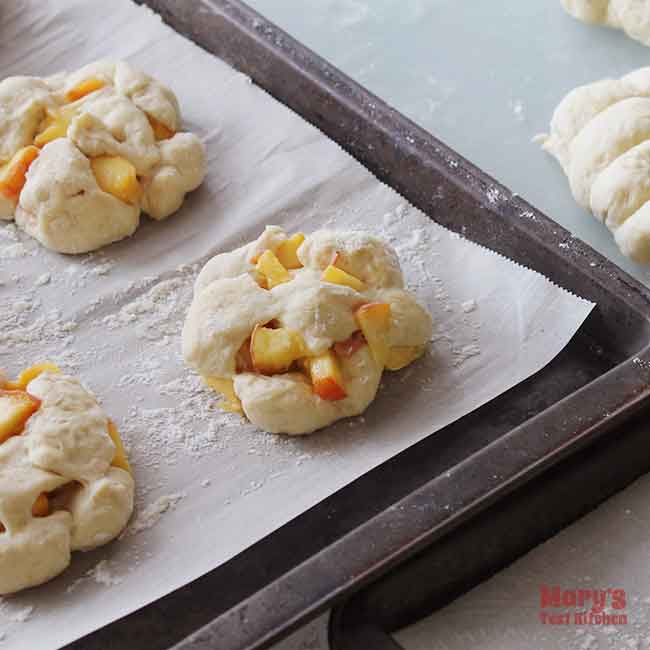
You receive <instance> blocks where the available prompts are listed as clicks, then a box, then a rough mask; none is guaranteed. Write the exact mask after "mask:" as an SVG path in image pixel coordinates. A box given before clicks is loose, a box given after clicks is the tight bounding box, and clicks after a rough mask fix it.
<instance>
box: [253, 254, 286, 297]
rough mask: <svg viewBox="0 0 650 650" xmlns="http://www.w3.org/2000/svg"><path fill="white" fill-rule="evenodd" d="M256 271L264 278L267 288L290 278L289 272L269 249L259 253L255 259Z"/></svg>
mask: <svg viewBox="0 0 650 650" xmlns="http://www.w3.org/2000/svg"><path fill="white" fill-rule="evenodd" d="M257 271H258V272H259V273H261V274H262V275H263V276H264V278H266V288H267V289H273V287H277V286H278V285H279V284H283V283H284V282H289V281H290V280H291V274H290V273H289V271H287V269H286V268H284V266H282V263H281V262H280V260H279V259H278V258H277V256H276V255H275V253H274V252H273V251H271V250H266V251H264V252H263V253H262V254H261V255H260V257H259V259H258V260H257Z"/></svg>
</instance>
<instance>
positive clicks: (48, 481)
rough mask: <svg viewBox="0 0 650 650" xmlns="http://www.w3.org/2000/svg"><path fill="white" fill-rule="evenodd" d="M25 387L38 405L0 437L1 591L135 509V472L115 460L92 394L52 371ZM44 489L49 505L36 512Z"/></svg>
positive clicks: (113, 533) (122, 521) (46, 573)
mask: <svg viewBox="0 0 650 650" xmlns="http://www.w3.org/2000/svg"><path fill="white" fill-rule="evenodd" d="M0 388H2V385H0ZM26 391H27V392H28V393H29V395H31V396H33V398H37V400H40V405H39V406H38V409H37V410H36V411H35V412H34V413H33V415H31V416H30V417H29V419H27V421H26V424H25V428H24V430H23V431H22V433H20V434H19V435H13V436H11V437H9V438H8V439H7V440H5V442H3V443H2V444H0V523H1V524H2V526H0V595H5V594H10V593H14V592H16V591H20V590H21V589H25V588H27V587H32V586H35V585H39V584H41V583H43V582H46V581H47V580H50V579H51V578H53V577H54V576H56V575H58V574H59V573H61V572H62V571H64V570H65V569H66V567H67V566H68V565H69V564H70V553H71V551H75V550H89V549H92V548H95V547H97V546H101V545H103V544H106V543H107V542H109V541H110V540H112V539H114V538H115V537H117V535H119V533H120V532H121V531H122V529H123V528H124V527H125V526H126V523H127V521H128V520H129V517H130V516H131V513H132V511H133V491H134V483H133V478H132V477H131V474H130V472H128V471H125V470H124V469H121V468H119V467H115V466H113V465H112V463H114V462H115V458H116V447H115V444H114V443H113V441H112V440H111V437H110V436H109V434H108V429H107V427H108V420H107V418H106V416H105V415H104V412H103V411H102V409H101V407H100V406H99V404H98V403H97V400H96V399H95V398H94V396H93V395H91V394H90V393H89V392H88V391H87V390H86V389H84V387H83V386H82V385H81V384H80V383H79V382H78V381H77V380H76V379H73V378H72V377H68V376H65V375H62V374H58V373H54V372H49V371H46V372H43V373H41V374H40V375H39V376H37V377H36V378H35V379H33V380H32V381H31V382H29V384H28V385H27V387H26ZM0 440H1V438H0ZM127 467H128V464H127ZM43 495H46V496H47V501H46V503H47V502H48V501H49V508H48V509H47V510H46V512H45V513H41V514H40V515H38V516H35V515H34V504H35V503H36V501H37V499H38V498H39V497H40V498H43Z"/></svg>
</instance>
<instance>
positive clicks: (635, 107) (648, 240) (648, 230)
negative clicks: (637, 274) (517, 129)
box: [541, 68, 650, 264]
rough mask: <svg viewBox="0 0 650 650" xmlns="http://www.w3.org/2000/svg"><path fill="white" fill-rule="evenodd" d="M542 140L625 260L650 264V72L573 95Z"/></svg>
mask: <svg viewBox="0 0 650 650" xmlns="http://www.w3.org/2000/svg"><path fill="white" fill-rule="evenodd" d="M541 140H542V142H543V145H542V146H543V148H544V149H545V150H546V151H548V152H550V153H551V154H553V155H554V156H555V157H556V158H557V160H558V161H559V162H560V164H561V165H562V168H563V169H564V171H565V173H566V175H567V176H568V179H569V184H570V186H571V191H572V193H573V196H574V198H575V199H576V201H577V202H578V203H579V204H580V205H581V206H582V207H583V208H585V209H586V210H589V211H590V212H591V213H592V214H593V215H594V216H595V217H596V218H597V219H598V220H599V221H602V222H603V223H604V224H605V225H606V226H607V227H608V228H609V229H610V230H611V231H612V232H613V233H614V238H615V240H616V243H617V244H618V246H619V248H620V249H621V251H622V252H623V254H625V255H627V256H628V257H631V258H632V259H634V260H636V261H637V262H640V263H645V264H647V263H650V203H648V201H650V68H641V69H640V70H636V71H635V72H632V73H630V74H628V75H626V76H625V77H623V78H622V79H620V80H618V79H606V80H604V81H597V82H596V83H592V84H589V85H586V86H582V87H580V88H576V89H575V90H573V91H571V92H570V93H569V94H568V95H567V96H566V97H565V98H564V99H563V100H562V102H561V103H560V104H559V106H558V107H557V109H556V110H555V113H554V115H553V119H552V120H551V134H550V135H549V136H543V137H542V138H541Z"/></svg>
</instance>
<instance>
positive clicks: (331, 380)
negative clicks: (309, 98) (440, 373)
mask: <svg viewBox="0 0 650 650" xmlns="http://www.w3.org/2000/svg"><path fill="white" fill-rule="evenodd" d="M431 333H432V323H431V317H430V316H429V314H428V313H427V311H426V310H425V309H424V308H423V307H421V306H420V305H419V304H418V303H417V302H416V300H415V299H414V298H413V296H412V295H411V294H410V293H408V292H407V291H406V290H405V289H404V281H403V278H402V273H401V270H400V266H399V261H398V259H397V255H396V253H395V251H393V249H392V248H390V247H389V246H388V245H386V244H385V243H383V242H382V241H381V240H379V239H377V238H375V237H373V236H371V235H368V234H365V233H363V232H356V231H350V232H338V231H330V230H320V231H317V232H315V233H312V234H311V235H308V236H307V237H305V236H304V235H302V234H301V233H298V234H295V235H293V236H292V237H287V235H286V234H285V233H284V231H283V230H282V229H281V228H279V227H277V226H268V227H267V228H266V230H265V231H264V233H263V234H262V235H261V236H260V237H259V238H258V239H257V240H256V241H254V242H251V243H249V244H247V245H245V246H242V247H241V248H238V249H237V250H234V251H232V252H230V253H224V254H222V255H217V256H216V257H214V258H213V259H212V260H210V261H209V262H208V263H207V264H206V266H205V267H204V268H203V270H202V271H201V273H200V274H199V277H198V278H197V281H196V285H195V292H194V300H193V302H192V305H191V306H190V309H189V312H188V316H187V320H186V322H185V326H184V328H183V355H184V357H185V360H186V362H187V363H188V364H189V365H190V366H191V367H192V368H194V369H195V370H196V371H197V372H198V373H199V374H201V375H202V376H203V378H204V379H205V381H206V382H207V384H208V385H210V386H212V387H213V388H214V389H215V390H216V391H218V392H220V393H222V394H223V395H224V396H225V397H226V401H225V403H223V404H222V407H224V408H225V409H227V410H231V411H236V412H240V413H242V412H243V413H244V414H245V415H246V416H247V417H248V419H249V420H250V421H251V422H253V423H254V424H255V425H256V426H258V427H259V428H261V429H263V430H266V431H269V432H271V433H288V434H305V433H311V432H312V431H315V430H316V429H320V428H321V427H324V426H327V425H328V424H331V423H332V422H335V421H336V420H339V419H340V418H344V417H348V416H353V415H359V414H360V413H363V411H364V410H365V409H366V408H367V407H368V405H369V404H370V403H371V402H372V401H373V399H374V398H375V395H376V393H377V389H378V387H379V382H380V380H381V376H382V372H383V370H384V369H385V368H386V369H388V370H399V369H400V368H403V367H405V366H406V365H408V364H409V363H411V362H412V361H414V360H415V359H417V358H418V357H419V356H421V355H422V354H423V352H424V350H425V346H426V343H427V342H428V341H429V339H430V338H431Z"/></svg>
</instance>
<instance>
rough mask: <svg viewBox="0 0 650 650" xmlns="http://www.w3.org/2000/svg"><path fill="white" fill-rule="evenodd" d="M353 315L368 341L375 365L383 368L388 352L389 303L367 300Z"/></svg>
mask: <svg viewBox="0 0 650 650" xmlns="http://www.w3.org/2000/svg"><path fill="white" fill-rule="evenodd" d="M354 315H355V318H356V319H357V323H358V324H359V327H360V328H361V331H362V332H363V335H364V336H365V337H366V341H368V345H369V346H370V351H371V352H372V356H373V357H374V358H375V361H376V362H377V365H378V366H380V367H381V368H383V367H384V366H385V365H386V362H387V361H388V357H389V354H390V347H389V345H388V339H387V336H386V335H387V334H388V330H389V329H390V305H389V304H388V303H385V302H369V303H367V304H365V305H362V306H361V307H359V309H357V311H356V312H355V314H354Z"/></svg>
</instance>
